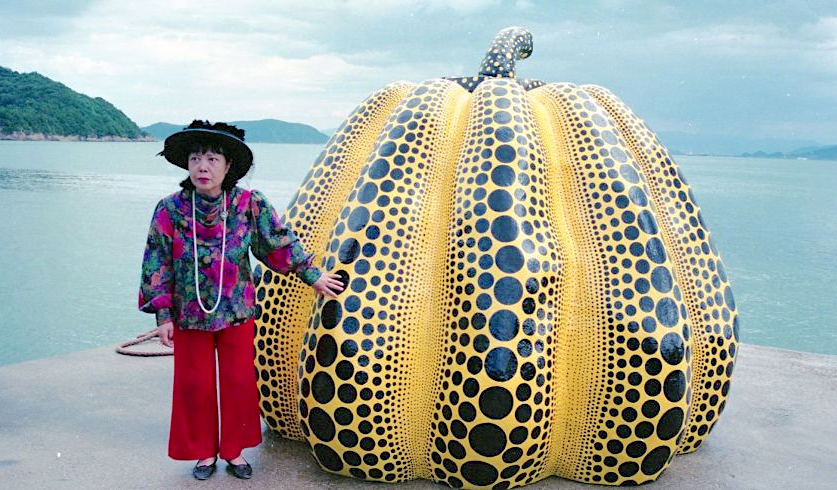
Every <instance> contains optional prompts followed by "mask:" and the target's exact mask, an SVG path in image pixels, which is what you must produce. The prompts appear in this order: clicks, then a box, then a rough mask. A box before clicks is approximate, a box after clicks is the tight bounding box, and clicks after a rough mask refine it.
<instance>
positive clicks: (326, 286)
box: [311, 274, 344, 298]
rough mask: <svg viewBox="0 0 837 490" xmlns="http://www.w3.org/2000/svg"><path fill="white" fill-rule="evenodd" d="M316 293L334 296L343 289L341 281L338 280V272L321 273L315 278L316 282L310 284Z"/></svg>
mask: <svg viewBox="0 0 837 490" xmlns="http://www.w3.org/2000/svg"><path fill="white" fill-rule="evenodd" d="M311 287H312V288H314V291H316V292H317V293H318V294H323V295H326V296H330V297H332V298H336V297H337V294H338V293H339V292H340V291H343V288H344V286H343V281H341V280H340V275H339V274H323V275H321V276H320V278H319V279H317V282H315V283H314V284H312V285H311Z"/></svg>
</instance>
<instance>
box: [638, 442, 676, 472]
mask: <svg viewBox="0 0 837 490" xmlns="http://www.w3.org/2000/svg"><path fill="white" fill-rule="evenodd" d="M669 455H671V450H670V449H669V448H667V447H666V446H660V447H658V448H654V449H653V450H652V451H651V452H650V453H648V455H647V456H645V458H643V460H642V465H641V469H642V472H643V473H645V474H646V475H648V476H651V475H653V474H655V473H657V472H658V471H660V470H661V469H663V466H665V464H666V462H667V461H668V457H669Z"/></svg>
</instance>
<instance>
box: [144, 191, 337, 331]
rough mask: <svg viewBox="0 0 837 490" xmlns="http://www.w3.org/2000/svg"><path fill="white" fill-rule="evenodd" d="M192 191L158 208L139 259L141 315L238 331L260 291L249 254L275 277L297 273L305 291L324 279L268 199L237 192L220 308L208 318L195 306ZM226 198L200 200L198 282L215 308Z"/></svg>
mask: <svg viewBox="0 0 837 490" xmlns="http://www.w3.org/2000/svg"><path fill="white" fill-rule="evenodd" d="M192 192H193V191H190V190H185V189H184V190H182V191H180V192H176V193H174V194H171V195H169V196H167V197H165V198H163V199H162V200H160V202H159V203H158V204H157V208H156V209H155V210H154V216H153V217H152V219H151V227H150V229H149V231H148V242H147V244H146V247H145V255H144V256H143V261H142V280H141V284H140V291H139V309H140V310H141V311H144V312H148V313H156V316H157V324H158V325H159V324H162V323H164V322H166V321H173V322H174V324H175V325H178V327H180V328H183V329H197V330H206V331H217V330H221V329H223V328H226V327H229V326H233V325H238V324H240V323H243V322H245V321H246V320H248V319H250V318H251V317H252V316H253V315H254V313H255V287H254V286H253V279H252V276H251V268H250V256H249V253H248V250H252V252H253V255H254V256H255V257H256V258H257V259H259V260H260V261H262V262H263V263H264V264H265V265H266V266H268V267H269V268H271V269H273V270H275V271H276V272H279V273H283V274H287V273H289V272H294V273H296V274H297V275H298V276H299V278H300V279H302V281H303V282H304V283H306V284H308V285H311V284H313V283H314V282H316V281H317V279H318V278H319V277H320V274H321V272H320V270H319V269H318V268H317V267H316V266H314V265H312V260H313V255H311V254H306V253H305V251H304V250H303V249H302V245H301V244H300V243H299V240H298V238H297V237H296V236H295V235H294V233H293V231H291V229H290V228H289V227H287V226H285V224H284V223H282V220H281V219H280V218H279V216H278V215H277V214H276V210H275V209H274V208H273V207H272V206H271V205H270V203H268V201H267V199H266V198H265V197H264V195H263V194H262V193H261V192H259V191H256V190H253V191H248V190H244V189H241V188H239V187H235V188H233V189H232V190H231V191H230V192H228V193H227V213H228V215H229V216H228V217H227V237H226V252H225V257H226V259H225V260H224V281H223V288H224V290H223V291H222V294H221V300H220V301H221V304H220V305H218V309H217V310H215V312H213V313H211V314H207V313H204V311H203V310H201V308H200V306H199V305H198V300H197V295H196V292H195V275H194V274H195V258H194V245H193V243H192V236H193V235H192V233H193V232H192ZM223 195H224V194H223V193H222V194H221V196H218V197H217V198H214V199H213V198H207V197H204V196H202V195H201V194H196V195H195V205H196V209H195V211H196V213H195V218H196V220H197V224H196V225H197V230H196V233H197V238H198V239H197V242H198V243H197V245H198V279H199V283H200V295H201V301H202V302H203V305H204V307H205V308H207V309H211V308H212V307H213V306H215V301H216V298H218V283H219V277H220V268H221V237H222V234H223V233H222V232H223V222H224V220H223V219H221V210H222V206H223V205H222V199H223Z"/></svg>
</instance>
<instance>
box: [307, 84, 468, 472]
mask: <svg viewBox="0 0 837 490" xmlns="http://www.w3.org/2000/svg"><path fill="white" fill-rule="evenodd" d="M452 93H453V94H461V93H462V90H461V89H460V88H459V87H458V86H457V85H456V84H454V83H452V82H448V81H444V80H429V81H426V82H422V83H421V84H419V85H417V86H416V87H415V88H414V89H413V90H411V91H410V92H409V93H408V94H407V95H406V96H405V97H404V98H403V99H402V100H401V102H400V103H399V104H398V106H397V107H396V108H395V109H394V110H393V111H392V113H391V115H390V117H389V119H388V121H387V123H386V125H385V126H384V128H383V129H382V130H381V132H380V134H379V136H378V140H377V142H376V144H375V146H374V148H373V149H372V151H371V152H370V154H369V157H368V159H367V163H366V165H364V166H363V168H362V170H361V174H360V176H359V177H358V178H357V181H356V183H355V186H354V189H353V190H352V192H351V193H350V194H349V196H348V198H347V199H346V201H345V206H344V208H343V210H342V211H341V212H340V216H339V218H338V220H337V223H336V224H335V226H334V229H333V233H332V240H331V243H330V245H329V248H328V251H327V253H326V254H325V262H326V270H329V271H336V272H337V273H339V274H341V275H344V276H345V277H346V278H347V281H348V283H349V288H347V290H346V291H345V292H344V293H342V294H341V295H340V296H339V297H338V298H337V299H335V300H329V301H327V302H325V303H323V304H322V305H320V306H319V308H318V310H317V311H316V312H315V315H314V319H313V321H312V323H311V325H310V326H309V328H308V330H307V332H306V335H305V337H304V338H303V343H304V348H303V354H302V362H301V369H300V372H301V384H300V386H301V388H300V393H301V402H300V407H301V408H300V412H301V416H302V421H301V425H302V430H303V433H305V435H306V438H307V439H308V442H309V445H310V446H312V448H313V452H314V456H315V457H316V458H317V460H318V462H319V463H320V465H321V466H322V467H323V468H325V469H326V470H328V471H331V472H334V473H339V474H344V475H353V476H356V477H362V478H366V479H369V480H378V481H404V480H409V479H412V478H415V477H416V476H417V475H416V472H417V471H418V472H421V462H422V461H423V460H424V450H425V446H424V444H423V443H421V444H420V445H418V446H417V445H416V444H415V441H416V434H417V433H421V432H422V431H423V430H424V428H423V427H421V425H422V421H423V420H425V419H426V418H429V416H430V415H427V413H419V412H418V410H420V409H421V408H422V407H425V406H426V402H425V399H426V397H427V396H428V392H429V391H430V390H431V385H432V381H433V379H432V378H430V377H427V376H426V373H422V372H420V371H419V368H421V367H423V366H425V365H427V363H428V362H432V360H427V359H422V358H423V357H424V355H430V356H432V355H433V353H434V352H435V347H436V346H435V345H427V343H428V342H432V341H433V338H434V337H435V336H436V335H435V334H434V333H433V332H432V331H430V330H431V329H429V328H428V322H429V321H430V318H429V315H430V314H431V313H432V312H431V311H430V310H429V308H428V304H429V303H430V299H431V297H432V293H433V287H432V286H433V283H434V278H433V276H432V274H433V268H432V265H433V260H434V257H433V253H434V252H433V244H432V240H433V239H434V238H435V237H433V236H432V235H431V229H432V226H431V225H432V224H433V223H434V221H435V220H436V219H438V213H437V209H438V207H439V206H441V205H443V203H440V202H438V201H439V199H438V197H439V196H438V195H437V194H438V192H437V190H438V189H440V188H441V187H442V186H443V184H444V182H443V179H444V177H445V176H446V168H445V164H446V163H447V162H449V161H450V160H452V157H451V156H450V155H449V154H448V152H449V150H450V148H449V147H448V146H447V144H448V143H449V142H450V141H449V140H448V138H447V136H448V134H447V132H449V131H451V130H455V129H452V128H450V127H449V126H448V124H449V120H448V118H449V115H448V109H449V108H450V105H451V103H454V102H455V100H454V99H452V98H451V97H450V94H452ZM434 360H435V359H434ZM422 375H424V376H422ZM425 434H426V432H425ZM416 454H418V455H419V459H418V460H416V458H415V455H416ZM417 467H418V470H417Z"/></svg>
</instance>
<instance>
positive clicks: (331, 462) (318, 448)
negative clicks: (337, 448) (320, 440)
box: [314, 444, 343, 471]
mask: <svg viewBox="0 0 837 490" xmlns="http://www.w3.org/2000/svg"><path fill="white" fill-rule="evenodd" d="M314 456H315V457H316V458H317V461H319V462H320V464H321V465H323V467H324V468H325V469H327V470H331V471H340V470H342V469H343V462H342V461H341V460H340V456H338V455H337V453H336V452H334V450H333V449H331V448H330V447H328V446H326V445H325V444H315V445H314Z"/></svg>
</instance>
